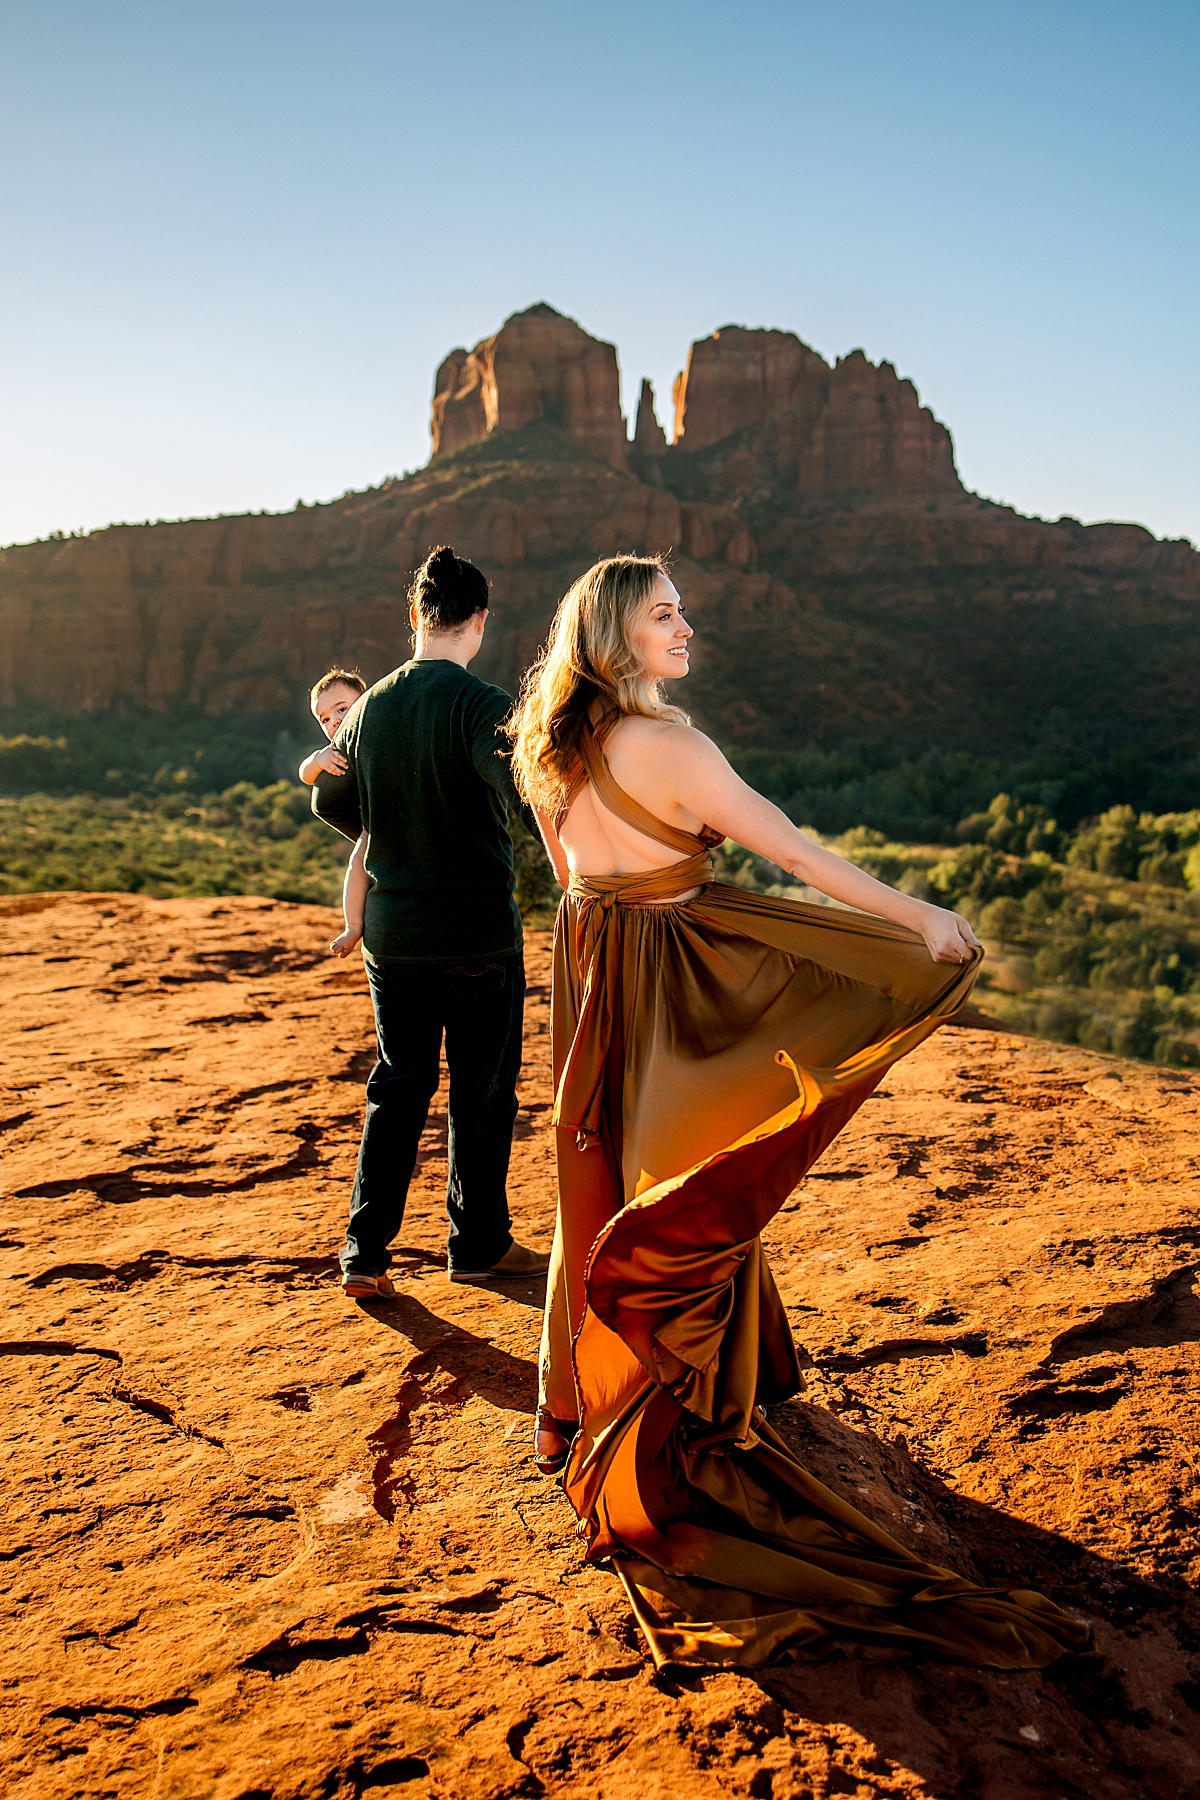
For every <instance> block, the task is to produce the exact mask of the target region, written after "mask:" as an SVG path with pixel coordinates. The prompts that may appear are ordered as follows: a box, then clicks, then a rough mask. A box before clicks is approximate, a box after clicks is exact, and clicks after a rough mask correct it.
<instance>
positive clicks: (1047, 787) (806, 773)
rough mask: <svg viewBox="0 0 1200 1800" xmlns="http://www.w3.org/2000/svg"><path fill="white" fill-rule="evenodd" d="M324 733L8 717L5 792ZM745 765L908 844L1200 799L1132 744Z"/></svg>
mask: <svg viewBox="0 0 1200 1800" xmlns="http://www.w3.org/2000/svg"><path fill="white" fill-rule="evenodd" d="M321 741H322V740H321V737H320V734H319V732H318V731H317V729H316V727H315V726H314V725H312V724H311V723H309V722H308V721H306V719H305V717H304V715H303V714H293V713H288V714H286V715H285V714H275V713H272V714H262V713H255V714H239V715H233V714H230V715H223V716H221V717H218V718H212V717H208V716H206V715H204V714H202V713H198V712H187V711H178V710H177V711H174V712H171V713H144V712H136V713H135V712H129V713H102V714H96V715H90V716H89V715H87V714H63V713H51V712H48V711H47V710H45V709H44V708H42V709H32V708H30V709H25V710H23V711H21V712H19V713H18V712H11V711H10V712H8V713H4V712H0V794H10V795H15V794H29V793H45V794H72V793H75V794H81V793H90V794H106V795H110V796H113V797H118V796H128V795H135V794H142V795H147V796H148V795H152V794H154V793H160V794H161V793H164V792H176V793H179V792H182V793H187V794H191V795H196V796H202V795H206V794H219V793H223V792H225V791H226V790H227V789H229V788H231V787H234V786H236V785H237V783H238V782H242V781H248V782H250V783H251V784H253V785H254V786H256V787H263V786H267V785H269V784H270V783H271V782H273V781H278V780H290V779H292V778H293V776H294V774H295V767H296V763H297V762H298V761H299V759H300V757H301V756H302V755H303V754H304V752H305V750H306V749H310V748H315V747H316V746H317V745H318V744H319V743H320V742H321ZM730 754H731V757H732V760H733V761H734V763H735V764H736V766H737V768H738V769H739V770H740V772H741V773H742V774H743V775H744V776H745V777H746V779H747V780H748V781H749V782H751V783H752V784H753V785H754V786H755V787H757V788H759V789H760V790H761V791H762V792H763V793H765V794H769V795H770V797H771V798H772V799H773V800H776V801H777V802H778V803H779V804H780V805H781V806H782V807H783V808H784V810H785V811H786V812H787V813H788V814H789V816H790V817H791V818H793V819H795V820H796V821H797V823H799V824H807V825H811V826H813V827H814V828H815V829H816V830H817V831H819V832H822V833H824V834H826V835H829V834H834V835H836V834H838V833H841V832H843V831H848V830H850V829H851V828H852V827H854V826H856V825H864V826H867V827H869V828H870V829H871V830H874V831H882V832H883V833H884V834H885V835H886V836H887V837H889V838H891V839H895V840H897V841H903V842H909V843H912V842H924V843H954V842H955V841H957V835H958V830H959V827H960V825H961V824H962V822H963V820H964V819H968V818H970V817H971V816H972V815H976V814H979V813H981V812H984V811H986V809H987V807H988V806H989V804H990V803H991V801H992V800H993V799H994V797H995V796H996V795H997V794H999V793H1005V794H1007V795H1009V796H1011V797H1012V799H1013V800H1014V801H1015V802H1017V803H1018V804H1021V805H1031V806H1036V807H1040V808H1041V809H1042V810H1043V812H1044V814H1045V815H1046V816H1047V817H1049V818H1053V819H1054V820H1055V821H1056V822H1057V825H1058V827H1059V828H1060V829H1061V830H1065V831H1070V830H1072V829H1074V827H1076V826H1077V825H1079V824H1080V823H1081V821H1083V820H1085V819H1089V818H1096V817H1098V816H1099V815H1100V814H1101V813H1103V812H1106V811H1107V810H1108V809H1109V808H1111V807H1113V806H1118V805H1128V806H1132V807H1133V808H1134V809H1135V811H1136V812H1138V813H1142V812H1149V813H1155V814H1162V813H1168V812H1182V811H1186V810H1187V809H1188V808H1190V807H1192V806H1195V805H1197V804H1198V803H1200V762H1197V761H1196V760H1195V759H1187V758H1183V757H1179V756H1172V755H1170V754H1164V753H1163V752H1162V751H1160V750H1158V749H1157V748H1155V749H1154V750H1148V749H1144V748H1138V747H1136V746H1132V745H1130V744H1128V743H1126V744H1124V745H1120V746H1118V747H1115V748H1114V747H1112V746H1111V745H1104V744H1098V745H1095V746H1081V745H1078V744H1074V743H1071V742H1062V741H1060V742H1058V743H1056V744H1053V745H1051V746H1048V747H1043V748H1036V749H1031V750H1030V753H1029V754H1028V755H1027V756H1024V757H1021V758H1016V759H1010V760H1008V761H1002V760H999V759H997V758H996V757H991V756H981V755H978V754H976V753H974V752H973V751H971V750H970V749H966V748H964V749H955V750H946V749H931V750H927V751H925V752H924V753H923V754H921V755H918V756H913V755H912V754H911V753H907V752H904V751H901V750H900V749H898V748H896V747H895V746H889V745H886V744H882V743H881V744H875V745H871V744H861V745H855V746H853V747H844V748H842V749H837V750H824V749H814V748H801V749H797V750H790V751H780V752H773V751H758V750H746V751H739V750H738V749H736V747H735V748H733V749H731V751H730Z"/></svg>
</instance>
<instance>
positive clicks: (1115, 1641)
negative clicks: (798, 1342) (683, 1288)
mask: <svg viewBox="0 0 1200 1800" xmlns="http://www.w3.org/2000/svg"><path fill="white" fill-rule="evenodd" d="M771 1420H772V1423H773V1425H774V1426H775V1428H776V1429H777V1430H778V1431H779V1432H780V1433H781V1435H783V1436H785V1437H786V1438H787V1440H788V1442H789V1443H790V1444H791V1446H792V1448H793V1449H794V1450H795V1452H796V1454H797V1455H798V1456H800V1457H801V1459H802V1460H803V1462H804V1464H805V1466H806V1467H807V1468H808V1469H809V1470H810V1471H811V1472H812V1473H813V1474H814V1475H816V1476H817V1477H818V1479H820V1480H822V1481H825V1482H827V1483H828V1485H829V1486H830V1487H832V1488H834V1489H836V1490H837V1491H838V1492H839V1493H841V1494H843V1495H845V1496H846V1497H847V1498H848V1499H850V1500H851V1501H853V1503H854V1504H855V1505H857V1506H860V1507H861V1508H862V1510H863V1511H864V1512H865V1513H867V1515H868V1516H869V1517H871V1518H872V1519H874V1520H875V1521H876V1522H877V1523H878V1524H880V1525H882V1526H883V1527H884V1529H885V1530H887V1531H890V1532H892V1533H893V1534H894V1535H895V1536H896V1537H897V1538H898V1539H899V1540H900V1541H901V1542H902V1543H905V1544H907V1545H908V1546H910V1547H911V1548H912V1549H913V1550H915V1551H916V1552H917V1553H918V1554H919V1555H921V1556H923V1557H926V1558H928V1559H929V1560H930V1561H931V1562H935V1563H939V1564H942V1565H944V1566H945V1567H947V1568H951V1569H954V1570H956V1571H958V1572H960V1573H962V1574H963V1575H966V1576H968V1577H969V1578H970V1579H972V1580H974V1581H977V1582H979V1583H980V1584H981V1585H982V1586H984V1587H989V1588H1001V1589H1005V1588H1036V1589H1038V1590H1039V1591H1040V1592H1042V1593H1044V1594H1047V1595H1048V1596H1049V1597H1050V1598H1051V1599H1052V1600H1054V1601H1056V1602H1057V1604H1058V1605H1060V1606H1063V1607H1065V1608H1067V1609H1068V1610H1069V1611H1071V1612H1073V1613H1075V1614H1077V1615H1083V1616H1086V1617H1087V1618H1088V1620H1089V1621H1090V1622H1091V1623H1092V1624H1093V1626H1094V1628H1095V1631H1096V1639H1097V1645H1098V1648H1099V1651H1100V1654H1099V1655H1097V1656H1092V1657H1076V1656H1065V1657H1063V1658H1061V1659H1060V1660H1059V1661H1058V1662H1057V1663H1055V1664H1053V1665H1052V1666H1051V1667H1050V1668H1049V1669H1046V1670H1043V1671H1042V1672H1040V1673H1029V1674H1011V1673H1002V1672H998V1671H992V1670H987V1669H967V1668H961V1667H959V1666H957V1665H953V1664H944V1663H941V1662H936V1661H921V1662H918V1661H916V1660H913V1661H908V1662H898V1663H884V1662H879V1663H872V1662H868V1661H861V1662H860V1661H851V1660H848V1659H839V1660H835V1661H833V1662H827V1663H801V1662H797V1663H791V1664H782V1665H779V1666H777V1667H774V1668H770V1669H766V1670H763V1671H761V1672H759V1673H756V1674H755V1675H753V1676H752V1677H750V1679H752V1680H753V1681H754V1682H755V1684H756V1685H757V1686H758V1687H759V1688H760V1690H761V1691H762V1692H763V1693H764V1694H765V1695H767V1696H769V1697H770V1699H772V1700H773V1701H775V1702H777V1703H778V1704H779V1705H780V1706H781V1707H783V1708H785V1709H786V1710H787V1711H789V1712H793V1713H799V1714H801V1715H803V1717H804V1718H806V1719H808V1720H811V1721H814V1722H818V1723H821V1724H824V1725H828V1726H837V1725H841V1726H849V1727H851V1728H852V1729H853V1730H855V1731H856V1732H859V1733H861V1735H862V1736H863V1737H864V1738H866V1739H867V1740H868V1741H869V1742H870V1743H872V1744H873V1745H875V1746H876V1748H877V1750H878V1752H879V1753H880V1756H881V1758H883V1759H886V1760H888V1761H894V1762H896V1763H899V1764H900V1765H902V1766H903V1767H904V1768H906V1769H909V1770H911V1771H912V1772H914V1773H916V1774H919V1775H920V1776H921V1777H922V1778H923V1779H924V1780H925V1781H926V1782H928V1784H929V1788H930V1792H931V1794H936V1795H937V1796H939V1800H940V1797H943V1796H944V1797H945V1800H951V1797H954V1800H957V1797H958V1796H971V1800H1015V1796H1017V1795H1020V1796H1022V1800H1032V1797H1035V1796H1047V1797H1049V1796H1055V1797H1056V1800H1057V1797H1059V1796H1063V1797H1065V1796H1068V1795H1070V1796H1074V1795H1081V1796H1082V1795H1088V1796H1091V1800H1179V1796H1181V1795H1184V1794H1187V1795H1192V1794H1196V1793H1200V1719H1198V1718H1197V1708H1196V1702H1197V1699H1200V1693H1194V1692H1192V1687H1193V1685H1194V1684H1190V1683H1189V1681H1188V1679H1187V1672H1188V1668H1189V1660H1190V1661H1191V1662H1194V1659H1195V1653H1196V1651H1197V1650H1200V1599H1198V1598H1197V1596H1196V1595H1195V1594H1193V1593H1192V1592H1191V1590H1189V1589H1186V1588H1184V1587H1182V1585H1180V1586H1174V1585H1171V1584H1168V1583H1164V1584H1163V1585H1161V1586H1158V1585H1155V1584H1153V1583H1151V1582H1148V1581H1145V1580H1143V1579H1142V1578H1141V1577H1140V1576H1138V1575H1136V1574H1135V1573H1133V1572H1132V1571H1131V1570H1129V1569H1126V1568H1123V1567H1122V1566H1121V1565H1119V1564H1117V1563H1115V1562H1112V1561H1111V1560H1109V1559H1106V1558H1104V1557H1101V1556H1097V1555H1096V1554H1095V1553H1094V1552H1093V1551H1091V1550H1089V1549H1087V1548H1085V1547H1084V1546H1082V1545H1079V1544H1076V1543H1073V1542H1072V1541H1071V1540H1070V1539H1069V1538H1066V1537H1062V1536H1060V1535H1058V1534H1056V1533H1055V1532H1051V1531H1045V1530H1042V1529H1041V1528H1040V1527H1038V1526H1035V1525H1030V1524H1028V1523H1026V1522H1025V1521H1024V1520H1021V1519H1018V1518H1014V1517H1013V1516H1012V1515H1011V1514H1008V1513H1004V1512H1001V1511H999V1510H998V1509H996V1508H994V1507H989V1506H985V1505H982V1504H980V1503H979V1502H978V1501H975V1500H970V1499H968V1498H966V1496H964V1495H962V1494H957V1493H954V1492H953V1491H952V1490H951V1489H950V1488H948V1487H947V1486H945V1484H944V1483H943V1482H942V1481H940V1480H939V1479H938V1477H937V1476H936V1475H934V1474H932V1473H931V1472H930V1471H929V1470H928V1469H925V1468H924V1467H923V1466H922V1465H921V1464H920V1463H919V1462H918V1461H916V1460H915V1459H914V1458H913V1457H912V1455H911V1454H910V1452H909V1449H908V1446H907V1444H906V1443H905V1441H904V1439H903V1438H898V1439H897V1440H896V1441H895V1442H893V1443H887V1442H885V1441H884V1440H883V1439H881V1438H879V1437H877V1436H876V1435H875V1434H874V1433H872V1432H869V1431H861V1430H853V1429H851V1428H850V1427H849V1426H848V1425H846V1424H844V1423H843V1422H842V1421H840V1420H839V1419H838V1418H836V1416H835V1415H834V1414H832V1413H829V1412H827V1411H825V1410H823V1409H822V1408H820V1407H815V1406H808V1405H805V1404H803V1403H800V1402H796V1401H793V1402H791V1403H789V1404H787V1405H785V1406H781V1407H778V1408H773V1409H772V1414H771ZM685 1680H686V1678H685ZM883 1767H884V1764H883V1763H882V1762H881V1768H880V1772H881V1773H882V1772H883ZM769 1791H770V1790H769V1789H766V1788H764V1789H763V1792H764V1793H767V1792H769ZM888 1791H890V1789H889V1790H888Z"/></svg>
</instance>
